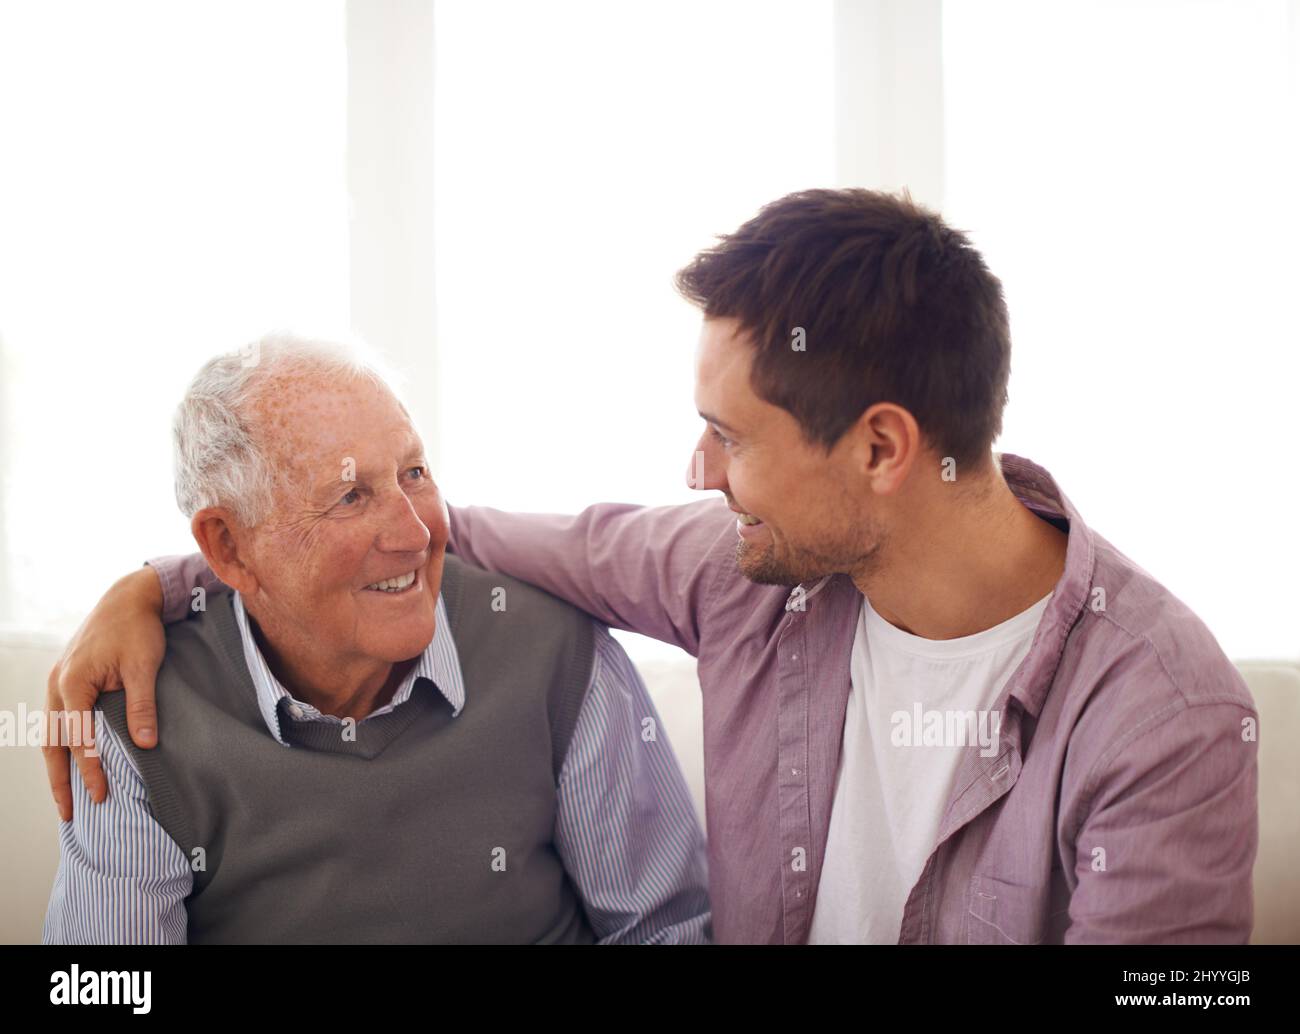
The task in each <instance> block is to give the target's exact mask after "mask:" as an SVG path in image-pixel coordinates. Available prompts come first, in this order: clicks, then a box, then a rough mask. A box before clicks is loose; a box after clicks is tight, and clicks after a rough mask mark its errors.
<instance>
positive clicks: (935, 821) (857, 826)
mask: <svg viewBox="0 0 1300 1034" xmlns="http://www.w3.org/2000/svg"><path fill="white" fill-rule="evenodd" d="M1051 598H1052V594H1051V593H1048V595H1047V596H1045V597H1043V599H1041V600H1039V601H1038V602H1037V603H1035V604H1034V605H1033V606H1032V607H1030V608H1029V609H1028V610H1026V611H1023V612H1021V613H1020V614H1017V615H1016V616H1015V617H1013V618H1009V619H1008V620H1006V621H1004V622H1002V624H1000V625H995V626H994V627H993V628H989V629H986V630H985V631H983V632H978V633H976V634H975V635H970V636H963V637H962V638H960V639H923V638H921V637H920V636H915V635H912V634H911V633H909V632H904V631H903V630H902V629H900V628H895V627H894V626H893V625H891V624H890V623H889V622H888V621H886V620H885V619H884V618H882V617H881V616H880V615H879V614H877V613H876V611H875V610H874V609H873V608H872V606H871V604H870V603H869V602H868V601H867V599H866V597H865V596H864V597H863V599H862V613H861V615H860V616H859V618H858V629H857V633H856V635H855V636H854V639H853V656H852V662H851V663H852V681H853V686H852V691H851V692H850V694H849V701H848V710H847V713H846V714H845V716H844V742H843V748H842V749H841V751H840V766H839V772H838V774H837V776H836V781H835V798H834V801H833V803H832V806H831V822H830V834H829V837H828V839H827V842H826V861H825V863H824V864H823V866H822V874H821V881H820V883H819V884H818V889H817V905H816V908H815V909H814V912H813V920H812V930H811V932H810V934H809V938H808V941H809V943H810V944H897V943H898V934H899V927H900V926H901V925H902V921H903V907H904V905H905V904H906V903H907V896H908V894H910V893H911V891H912V887H913V886H915V885H916V881H917V880H918V879H920V877H921V870H922V869H923V868H925V863H926V861H927V860H928V859H929V857H930V855H931V853H932V852H933V851H934V847H935V840H936V839H937V838H938V835H939V823H940V820H941V819H942V817H943V812H944V808H945V807H946V806H947V803H948V795H949V791H950V790H951V788H952V781H953V779H954V777H955V776H956V770H957V765H958V763H959V761H960V760H961V756H962V754H963V752H965V751H966V750H967V747H966V746H965V744H979V745H980V749H981V751H982V752H985V753H987V756H989V757H994V756H996V754H997V748H996V743H997V735H998V730H999V729H1000V727H1001V716H1000V715H994V714H992V713H991V712H990V709H991V708H992V706H993V704H994V703H995V702H996V701H997V698H998V694H1000V693H1001V692H1002V689H1003V687H1004V686H1005V684H1006V681H1007V679H1009V678H1010V677H1011V673H1012V672H1014V671H1015V670H1016V667H1017V666H1018V665H1019V664H1020V662H1021V661H1022V660H1024V658H1025V655H1026V654H1027V653H1028V652H1029V647H1030V645H1031V644H1032V642H1033V638H1034V632H1035V630H1036V629H1037V628H1038V623H1039V621H1040V619H1041V618H1042V616H1043V612H1044V611H1045V610H1046V609H1047V604H1048V601H1049V600H1051ZM971 712H973V714H972V713H971Z"/></svg>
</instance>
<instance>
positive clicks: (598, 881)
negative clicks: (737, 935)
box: [42, 593, 711, 944]
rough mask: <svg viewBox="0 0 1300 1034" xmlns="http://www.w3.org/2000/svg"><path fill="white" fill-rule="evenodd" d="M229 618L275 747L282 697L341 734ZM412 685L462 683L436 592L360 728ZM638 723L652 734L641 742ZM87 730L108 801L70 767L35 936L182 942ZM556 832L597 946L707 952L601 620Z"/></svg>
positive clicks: (140, 826)
mask: <svg viewBox="0 0 1300 1034" xmlns="http://www.w3.org/2000/svg"><path fill="white" fill-rule="evenodd" d="M234 610H235V616H236V619H237V622H238V625H239V634H240V638H241V639H242V640H243V648H244V659H245V661H246V662H247V664H248V670H249V673H250V675H251V676H252V680H253V684H254V686H255V687H256V689H257V701H258V707H259V709H260V710H261V713H262V717H263V719H264V720H265V722H266V727H267V730H268V731H269V732H270V734H271V735H272V736H273V737H275V739H276V741H277V742H279V743H281V744H282V745H284V746H285V747H286V748H287V749H293V748H292V747H290V745H289V744H288V743H287V742H286V741H285V739H284V738H283V736H282V735H281V730H280V710H279V708H278V704H279V701H280V700H281V699H282V698H287V699H288V701H289V703H288V704H287V710H288V713H289V715H290V716H291V718H292V720H293V721H296V722H327V723H331V724H340V725H341V724H342V721H343V719H341V718H338V717H337V716H335V715H328V714H322V713H321V712H320V711H319V710H317V709H316V708H315V707H312V706H311V705H310V704H307V703H305V702H303V701H299V700H296V699H294V698H293V697H292V695H291V694H290V693H289V692H288V691H287V690H286V689H285V688H284V687H283V686H282V685H281V684H280V682H279V681H278V680H277V679H276V678H275V676H274V675H273V674H272V673H271V670H270V668H269V667H268V666H267V664H266V660H265V658H264V657H263V656H262V653H261V651H260V650H259V649H258V647H257V643H256V642H255V640H254V638H253V636H252V634H251V631H250V628H249V624H248V616H247V614H246V613H245V610H244V606H243V601H242V600H241V599H240V598H239V594H238V593H236V594H235V597H234ZM421 677H424V678H427V679H430V680H431V681H432V682H433V683H434V684H435V685H436V686H437V687H438V690H439V691H440V692H441V693H442V694H443V696H444V697H446V699H447V702H448V703H449V704H450V705H451V707H452V711H453V715H459V714H460V711H461V709H462V708H463V707H464V705H465V684H464V679H463V677H462V674H461V667H460V660H459V656H458V654H457V652H456V643H455V641H454V640H453V638H452V635H451V632H450V629H449V623H448V619H447V612H446V607H445V605H444V603H443V599H442V596H441V595H440V596H439V597H438V604H437V620H436V630H435V632H434V637H433V641H432V642H431V643H430V644H429V646H428V647H427V648H426V649H425V651H424V653H423V654H421V655H420V658H419V660H418V662H417V663H416V665H415V667H414V668H413V669H412V671H411V672H410V673H409V674H408V675H407V677H406V678H405V679H404V680H403V681H402V683H401V685H400V686H399V687H398V689H397V691H396V693H394V694H393V698H392V700H391V701H389V703H387V704H385V705H384V706H383V707H380V708H378V709H376V710H375V711H374V712H372V713H371V714H370V715H369V716H367V718H365V719H362V721H363V722H364V721H368V720H369V719H370V718H375V717H378V716H379V715H382V714H387V713H388V712H389V711H392V710H394V709H395V708H398V707H401V706H402V705H403V704H404V703H406V701H407V700H409V699H410V696H411V692H412V690H413V689H414V687H415V682H416V679H418V678H421ZM646 718H650V719H652V720H653V722H654V727H655V729H656V730H657V732H656V739H655V740H654V741H652V742H651V743H649V744H647V743H646V742H645V741H644V740H643V738H642V728H643V722H644V720H645V719H646ZM95 728H96V730H97V732H98V736H99V743H98V745H97V746H98V750H99V756H100V763H101V765H102V766H103V769H104V775H105V777H106V779H107V781H108V787H109V793H108V797H107V798H106V799H105V801H104V803H103V804H95V803H93V802H92V801H91V799H90V797H89V795H88V794H87V793H86V789H85V785H84V784H83V782H82V780H81V779H80V778H78V777H77V772H76V770H75V767H74V768H73V770H72V788H73V797H74V801H73V804H74V807H73V818H72V821H71V822H60V823H59V846H60V852H59V868H58V872H57V874H56V876H55V879H54V888H53V891H52V892H51V895H50V905H49V910H48V912H47V913H46V917H45V928H44V932H43V936H42V941H43V942H44V943H46V944H184V943H185V942H186V927H187V922H186V919H187V916H186V910H185V900H186V898H187V897H188V896H189V894H190V892H191V890H192V889H193V874H192V872H191V870H190V865H189V861H188V859H187V858H186V856H185V854H184V852H183V851H182V850H181V848H180V846H179V845H177V844H176V842H175V841H174V840H172V839H171V837H170V836H169V835H168V834H167V832H166V831H165V830H164V829H163V827H162V826H161V825H160V824H159V823H158V821H157V820H156V819H155V818H154V815H153V810H152V809H151V808H150V806H149V799H148V791H147V790H146V787H145V783H144V780H143V779H142V778H141V776H140V772H139V770H138V769H137V767H136V765H135V762H134V761H133V760H132V758H131V755H130V754H129V753H128V752H127V750H126V749H125V748H124V747H123V745H122V743H121V742H120V740H118V738H117V736H116V734H115V733H114V732H113V730H112V728H111V727H110V726H109V724H108V722H106V721H104V720H103V719H102V715H101V716H100V717H99V719H98V720H97V721H96V723H95ZM647 746H649V747H651V748H652V749H646V748H647ZM300 749H301V748H300ZM70 764H73V765H75V762H71V761H70ZM554 836H555V848H556V851H557V853H558V854H559V857H560V860H561V861H562V862H563V864H564V868H565V871H566V872H567V873H568V875H569V878H570V879H571V880H572V882H573V884H574V889H575V890H576V892H577V894H578V897H579V899H580V900H581V901H582V903H583V906H584V909H585V911H586V915H587V919H588V922H589V923H590V924H591V928H592V930H593V932H594V933H595V935H596V937H597V939H598V940H599V941H600V943H602V944H619V943H675V944H690V943H694V944H701V943H708V941H709V939H710V937H711V917H710V911H709V898H708V891H707V869H706V866H707V863H706V856H705V844H704V834H703V831H702V830H701V829H700V824H699V819H698V817H697V816H696V813H695V807H694V804H693V803H692V801H691V797H690V793H689V791H688V790H687V787H686V782H685V779H684V778H683V776H682V772H681V768H680V766H679V765H678V763H677V758H676V756H675V755H674V754H673V751H672V747H671V745H670V744H669V742H668V739H667V737H666V736H665V735H664V734H663V723H662V722H661V721H660V720H659V716H658V714H657V712H656V710H655V707H654V704H653V703H652V702H651V700H650V696H649V693H648V692H647V691H646V687H645V684H644V682H642V680H641V677H640V675H639V674H638V673H637V671H636V668H635V667H633V665H632V662H631V661H630V660H629V659H628V656H627V654H626V653H625V652H624V651H623V648H622V647H621V646H619V644H618V642H617V641H616V640H615V639H614V638H613V637H612V636H611V635H610V634H609V630H608V629H606V628H605V627H604V626H603V625H602V626H598V627H597V628H596V629H595V657H594V662H593V664H592V675H591V685H590V686H589V688H588V692H587V695H586V698H585V700H584V702H583V705H582V708H581V710H580V712H579V715H578V721H577V724H576V726H575V728H574V731H573V737H572V739H571V741H570V743H569V749H568V753H567V754H566V755H565V759H564V763H563V765H562V766H561V769H560V775H559V780H558V785H557V790H556V821H555V834H554ZM612 847H617V850H611V848H612Z"/></svg>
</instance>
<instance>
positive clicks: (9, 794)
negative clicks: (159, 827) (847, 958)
mask: <svg viewBox="0 0 1300 1034" xmlns="http://www.w3.org/2000/svg"><path fill="white" fill-rule="evenodd" d="M60 649H61V643H60V642H58V641H57V640H55V639H54V638H52V637H48V636H34V635H31V634H25V633H21V632H12V631H11V632H5V631H3V630H0V679H2V681H0V710H8V711H10V712H16V711H17V709H18V706H19V703H20V702H23V703H25V704H26V707H27V709H28V710H31V709H33V708H43V707H44V705H45V679H46V676H47V674H48V673H49V670H50V667H51V665H52V664H53V663H54V661H55V659H56V658H57V657H58V654H59V651H60ZM1239 667H1240V668H1241V671H1242V673H1243V674H1244V675H1245V677H1246V681H1247V682H1248V683H1249V684H1250V688H1251V692H1252V693H1254V696H1255V701H1256V703H1257V705H1258V707H1259V711H1260V745H1259V759H1260V787H1259V817H1260V838H1259V858H1258V861H1257V862H1256V865H1255V933H1254V937H1253V942H1254V943H1257V944H1278V943H1286V944H1295V943H1300V752H1297V751H1296V750H1295V749H1294V748H1293V747H1292V744H1294V743H1296V742H1297V741H1298V740H1300V664H1291V663H1267V662H1246V663H1242V664H1240V665H1239ZM640 670H641V673H642V675H643V676H644V678H645V680H646V684H647V685H648V686H649V688H650V691H651V695H652V696H653V697H654V701H655V706H656V707H657V708H658V709H659V713H660V717H661V718H662V719H663V724H664V726H665V728H666V731H667V735H668V739H669V740H670V741H671V743H672V745H673V748H674V750H676V752H677V756H678V758H679V759H680V760H681V763H682V768H683V769H684V771H685V773H686V777H687V780H688V782H689V783H690V787H691V793H692V795H693V796H694V798H695V804H696V807H697V808H698V809H699V812H700V816H701V820H703V816H704V753H703V745H702V742H701V729H702V722H703V719H702V709H701V700H700V692H699V685H698V683H697V682H696V679H695V671H694V666H693V664H692V663H691V662H689V661H681V662H678V661H660V660H655V661H650V662H646V663H642V664H641V665H640ZM0 786H2V787H3V788H4V792H3V799H2V800H0V820H2V822H3V826H2V827H0V828H3V829H4V836H3V837H2V838H0V876H2V877H3V878H0V943H32V942H36V941H39V940H40V935H41V923H42V921H43V919H44V916H45V906H46V903H47V902H48V900H49V894H50V885H51V882H52V881H53V878H54V871H55V867H56V866H57V864H58V853H59V849H58V814H57V813H56V811H55V809H54V802H53V800H52V798H51V796H50V792H49V787H48V783H47V781H46V777H45V765H44V764H43V763H42V759H41V753H40V750H39V749H37V748H28V747H9V748H5V749H0Z"/></svg>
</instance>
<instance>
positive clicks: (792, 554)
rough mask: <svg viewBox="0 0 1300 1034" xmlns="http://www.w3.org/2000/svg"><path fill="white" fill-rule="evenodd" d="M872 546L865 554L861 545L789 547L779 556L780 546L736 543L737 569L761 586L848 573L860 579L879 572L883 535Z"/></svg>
mask: <svg viewBox="0 0 1300 1034" xmlns="http://www.w3.org/2000/svg"><path fill="white" fill-rule="evenodd" d="M871 541H872V543H873V544H872V546H871V547H870V548H869V549H868V550H867V551H866V552H862V547H861V544H860V543H855V544H854V545H852V546H849V545H848V544H844V546H843V547H842V548H835V549H831V550H824V549H816V550H814V549H807V548H803V547H796V548H793V549H790V548H787V549H786V550H785V551H784V553H785V555H782V556H778V555H777V551H776V543H775V542H770V543H768V544H767V545H766V546H762V547H756V546H753V545H751V544H750V543H748V542H745V541H743V540H742V541H740V542H737V543H736V567H737V568H738V569H739V570H740V573H741V574H742V575H744V577H745V578H747V579H749V580H750V581H751V582H754V583H756V584H758V585H782V586H791V587H793V586H796V585H801V584H803V583H804V582H810V581H813V580H815V579H818V578H822V577H824V576H826V575H828V574H841V573H843V574H848V575H851V576H853V578H854V579H855V580H856V579H857V578H859V577H861V576H863V575H865V574H867V573H869V572H871V571H874V570H876V569H878V568H879V567H880V565H881V559H882V555H883V551H882V549H881V546H882V544H883V543H882V540H881V538H880V537H879V535H873V536H872V539H871Z"/></svg>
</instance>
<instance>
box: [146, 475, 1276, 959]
mask: <svg viewBox="0 0 1300 1034" xmlns="http://www.w3.org/2000/svg"><path fill="white" fill-rule="evenodd" d="M1000 460H1001V464H1002V472H1003V475H1004V477H1005V478H1006V481H1007V484H1008V485H1009V486H1010V488H1011V490H1012V491H1013V492H1014V493H1015V495H1016V497H1017V498H1018V499H1019V500H1020V501H1021V503H1023V504H1024V505H1025V506H1026V507H1028V508H1029V509H1030V510H1031V511H1032V512H1033V513H1035V514H1036V515H1038V516H1040V517H1042V518H1045V519H1053V520H1054V521H1055V522H1056V523H1057V524H1058V526H1059V527H1061V528H1062V530H1064V531H1067V532H1068V536H1069V541H1068V546H1067V552H1066V561H1065V570H1064V573H1063V574H1062V576H1061V579H1060V580H1059V581H1058V582H1057V584H1056V588H1055V591H1054V594H1053V596H1052V599H1051V601H1050V603H1049V604H1048V606H1047V610H1046V612H1045V613H1044V615H1043V618H1042V621H1041V623H1040V624H1039V626H1038V630H1037V632H1036V633H1035V635H1034V640H1033V645H1032V647H1031V648H1030V651H1029V654H1028V655H1027V656H1026V657H1025V659H1024V661H1023V662H1022V663H1021V664H1020V666H1019V667H1018V668H1017V669H1016V671H1015V672H1014V673H1013V675H1012V676H1011V678H1010V679H1009V680H1008V682H1007V684H1006V687H1005V688H1004V689H1003V691H1002V693H1001V695H1000V696H999V698H998V700H997V703H996V704H995V705H994V709H995V710H997V711H998V712H999V714H1000V715H1001V716H1002V717H1001V734H1000V737H999V740H998V748H999V749H998V750H997V751H996V752H995V753H994V756H992V757H988V756H983V754H984V753H987V752H984V751H982V748H981V747H980V745H979V744H978V743H974V744H972V745H971V746H970V747H968V748H966V749H965V753H964V756H963V758H962V761H961V763H960V765H959V767H958V770H957V778H956V779H955V780H954V783H953V788H952V792H951V794H950V796H949V799H948V803H947V806H946V809H945V811H944V814H943V819H942V822H941V824H940V829H939V835H938V838H937V842H936V845H935V848H934V850H933V852H932V853H931V855H930V857H929V859H928V861H927V862H926V864H925V867H924V869H923V871H922V873H921V877H920V879H919V880H918V881H917V883H916V885H915V886H914V887H913V888H912V891H911V893H910V895H909V896H908V899H907V904H906V907H905V909H904V912H903V921H902V928H901V930H900V933H899V943H901V944H931V943H998V944H1011V943H1021V944H1024V943H1029V944H1034V943H1040V942H1042V943H1071V944H1073V943H1170V944H1171V943H1246V942H1247V941H1248V940H1249V937H1250V931H1251V926H1252V921H1253V901H1252V893H1251V873H1252V868H1253V866H1254V861H1255V853H1256V849H1257V846H1258V801H1257V779H1258V772H1257V760H1256V759H1257V739H1256V730H1257V724H1258V713H1257V711H1256V709H1255V705H1254V701H1253V700H1252V698H1251V695H1250V691H1249V690H1248V689H1247V688H1246V684H1245V682H1244V681H1243V680H1242V678H1241V675H1240V674H1239V673H1238V672H1237V670H1236V668H1235V667H1234V666H1233V665H1232V663H1231V662H1230V661H1229V660H1228V658H1227V657H1226V656H1224V654H1223V651H1222V650H1221V649H1220V648H1219V645H1218V643H1217V642H1216V641H1215V639H1214V637H1213V636H1212V635H1211V634H1210V631H1209V630H1208V629H1207V628H1206V627H1205V625H1204V624H1203V623H1202V622H1201V621H1200V619H1198V618H1197V617H1196V615H1195V614H1193V613H1192V612H1191V611H1190V610H1189V609H1188V608H1187V607H1186V606H1185V605H1184V604H1183V603H1182V602H1180V601H1179V600H1178V599H1176V598H1175V597H1174V596H1173V595H1172V594H1171V593H1170V592H1169V591H1168V590H1167V589H1165V588H1164V587H1163V586H1161V585H1160V584H1159V583H1158V582H1156V581H1155V579H1153V578H1152V577H1151V576H1150V575H1149V574H1147V573H1146V572H1145V571H1143V570H1142V569H1141V568H1140V567H1138V566H1137V565H1136V564H1135V563H1133V561H1131V560H1129V559H1128V558H1127V557H1126V556H1124V555H1123V554H1122V553H1120V552H1119V551H1118V550H1117V549H1116V548H1115V547H1114V546H1112V545H1111V544H1110V543H1109V542H1107V541H1106V540H1105V539H1104V538H1102V537H1101V536H1100V535H1098V534H1096V533H1095V532H1093V531H1092V530H1091V529H1089V528H1088V527H1087V525H1085V524H1084V523H1083V520H1082V519H1081V518H1080V517H1079V514H1078V512H1077V511H1076V510H1075V508H1074V506H1073V505H1072V504H1071V503H1070V501H1069V500H1068V499H1067V498H1066V497H1065V495H1064V494H1063V493H1062V492H1061V491H1060V489H1059V488H1057V486H1056V483H1055V481H1053V479H1052V477H1051V475H1050V474H1048V473H1047V471H1045V470H1044V469H1043V468H1041V467H1039V466H1037V465H1036V464H1034V463H1032V462H1030V461H1029V460H1026V459H1022V458H1021V457H1018V456H1013V455H1010V454H1005V453H1004V454H1002V455H1001V456H1000ZM451 518H452V520H451V530H452V540H451V548H452V549H453V550H454V551H455V552H456V553H457V554H459V555H460V556H461V557H463V558H464V559H466V560H468V561H470V562H472V563H476V564H479V565H480V566H483V567H486V568H489V569H493V570H500V571H503V572H506V573H508V574H511V575H514V576H515V577H518V578H522V579H524V580H526V581H529V582H532V583H534V584H535V585H538V586H541V587H542V588H544V589H546V590H547V591H549V592H551V593H553V594H555V595H557V596H559V597H561V598H563V599H566V600H569V601H570V602H572V603H574V604H576V605H577V606H579V607H582V608H583V609H585V610H587V611H589V612H590V613H592V614H593V615H595V616H596V617H597V618H599V619H600V620H601V621H603V622H606V623H607V624H610V625H613V626H615V627H617V628H624V629H629V630H632V631H635V632H640V633H643V634H645V635H649V636H653V637H654V638H656V639H661V640H663V641H665V642H669V643H673V644H675V645H677V646H680V647H681V648H682V649H684V650H686V651H687V652H688V653H690V654H692V655H694V656H695V657H697V658H698V660H699V679H700V686H701V689H702V692H703V697H704V760H705V782H706V785H705V796H706V806H707V815H708V837H709V878H710V894H711V897H712V901H713V923H714V934H715V936H716V938H717V939H718V940H719V941H721V942H748V943H787V944H799V943H803V942H804V941H805V940H806V939H807V936H808V931H809V926H810V924H811V921H812V915H813V905H814V902H815V900H816V894H817V887H818V881H819V879H820V876H821V868H822V861H823V858H824V855H825V848H826V838H827V830H828V828H829V823H830V811H831V803H832V798H833V794H834V788H835V777H836V772H837V769H838V764H839V754H840V746H841V739H842V736H843V730H844V714H845V706H846V703H847V700H848V695H849V690H850V654H851V651H852V647H853V638H854V632H855V629H856V625H857V620H858V614H859V610H860V608H861V606H862V596H861V594H860V593H859V592H858V590H857V588H856V587H855V586H854V584H853V582H852V580H851V579H850V578H849V577H848V576H847V575H830V576H827V577H826V578H823V579H820V580H819V581H817V582H813V583H809V584H807V585H805V586H802V587H800V589H796V590H795V591H794V592H791V591H790V590H787V589H785V588H782V587H780V586H765V585H756V584H754V583H752V582H750V581H749V580H747V579H746V578H745V577H744V576H743V575H741V574H740V572H739V570H738V569H737V566H736V563H735V543H736V532H735V515H734V514H733V513H732V512H731V511H730V510H729V509H727V507H726V505H725V503H724V502H723V500H722V499H721V498H720V497H715V498H711V499H708V500H704V501H700V502H696V503H690V504H686V505H680V506H660V507H644V506H633V505H628V504H617V503H603V504H599V505H596V506H592V507H589V508H587V509H586V510H584V511H583V512H582V513H580V514H578V515H576V516H561V515H548V514H516V513H504V512H501V511H498V510H492V509H489V508H486V507H468V508H455V507H453V508H452V510H451ZM211 581H212V575H211V573H210V572H208V571H207V570H206V568H205V567H204V565H203V563H202V559H201V557H198V556H197V555H195V556H193V557H190V558H187V559H186V560H185V561H184V562H183V563H179V562H178V563H177V564H176V565H175V566H169V567H167V568H166V569H165V570H164V572H163V585H164V594H165V599H166V603H165V607H166V610H167V616H180V615H181V614H183V612H184V609H185V607H186V604H187V602H188V595H187V594H188V590H189V587H190V586H191V585H195V584H211Z"/></svg>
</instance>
